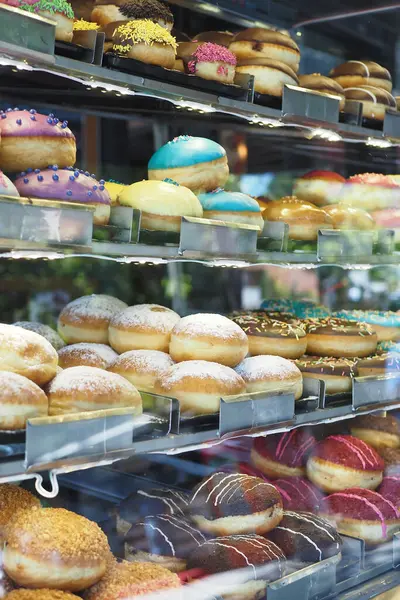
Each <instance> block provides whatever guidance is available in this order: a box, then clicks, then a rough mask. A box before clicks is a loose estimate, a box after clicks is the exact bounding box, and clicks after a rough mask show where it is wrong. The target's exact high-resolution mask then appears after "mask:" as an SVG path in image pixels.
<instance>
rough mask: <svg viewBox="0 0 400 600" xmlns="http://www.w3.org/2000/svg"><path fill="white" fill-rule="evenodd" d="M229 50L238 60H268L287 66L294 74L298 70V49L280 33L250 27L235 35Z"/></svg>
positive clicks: (286, 36)
mask: <svg viewBox="0 0 400 600" xmlns="http://www.w3.org/2000/svg"><path fill="white" fill-rule="evenodd" d="M229 49H230V50H231V51H232V52H233V53H234V54H236V56H237V58H238V60H243V59H257V58H269V59H273V60H275V61H280V62H282V63H284V64H285V65H288V66H289V67H291V68H292V69H293V71H294V72H295V73H297V71H298V70H299V63H300V50H299V47H298V45H297V44H296V42H295V41H294V40H292V38H291V37H290V36H289V35H287V34H285V33H282V32H281V31H275V30H273V29H264V28H260V27H250V28H249V29H245V30H244V31H240V32H239V33H238V34H236V35H235V37H234V38H233V41H232V43H231V44H230V46H229Z"/></svg>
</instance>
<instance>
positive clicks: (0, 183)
mask: <svg viewBox="0 0 400 600" xmlns="http://www.w3.org/2000/svg"><path fill="white" fill-rule="evenodd" d="M0 196H13V197H14V196H19V193H18V190H17V188H16V187H15V185H14V184H13V182H12V181H11V179H9V178H8V177H7V175H4V173H3V172H2V171H0Z"/></svg>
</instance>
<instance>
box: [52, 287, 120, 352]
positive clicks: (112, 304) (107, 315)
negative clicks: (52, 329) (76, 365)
mask: <svg viewBox="0 0 400 600" xmlns="http://www.w3.org/2000/svg"><path fill="white" fill-rule="evenodd" d="M126 307H127V304H125V302H122V300H118V298H114V297H113V296H106V295H105V294H91V295H90V296H81V297H80V298H77V299H76V300H73V301H72V302H70V303H69V304H67V305H66V306H65V307H64V308H63V309H62V311H61V313H60V316H59V317H58V333H59V334H60V335H61V337H62V338H63V339H64V340H65V341H66V342H67V344H77V343H78V342H93V343H94V344H108V326H109V323H110V321H111V318H112V317H113V316H114V315H115V314H117V313H119V312H121V311H123V310H124V308H126Z"/></svg>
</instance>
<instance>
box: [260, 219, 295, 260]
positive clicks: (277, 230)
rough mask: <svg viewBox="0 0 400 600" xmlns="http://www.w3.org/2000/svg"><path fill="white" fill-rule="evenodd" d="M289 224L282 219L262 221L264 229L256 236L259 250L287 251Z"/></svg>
mask: <svg viewBox="0 0 400 600" xmlns="http://www.w3.org/2000/svg"><path fill="white" fill-rule="evenodd" d="M288 241H289V225H288V224H287V223H283V222H282V221H267V220H265V221H264V229H263V230H262V232H261V235H260V237H259V238H258V248H259V250H270V251H276V252H287V249H288Z"/></svg>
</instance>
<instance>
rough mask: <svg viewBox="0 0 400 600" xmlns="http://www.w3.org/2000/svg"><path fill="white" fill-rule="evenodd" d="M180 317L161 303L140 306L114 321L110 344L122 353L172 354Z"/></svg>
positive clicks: (134, 307)
mask: <svg viewBox="0 0 400 600" xmlns="http://www.w3.org/2000/svg"><path fill="white" fill-rule="evenodd" d="M179 321H180V316H179V315H178V314H177V313H176V312H174V311H173V310H171V309H170V308H166V307H165V306H160V305H159V304H137V305H136V306H129V307H128V308H126V309H125V310H123V311H122V312H119V313H117V314H116V315H115V316H114V317H113V318H112V319H111V322H110V327H109V338H110V344H111V346H112V347H113V348H114V350H116V351H117V352H118V353H119V354H122V353H123V352H128V351H129V350H159V351H160V352H168V348H169V341H170V337H171V332H172V330H173V328H174V327H175V325H176V324H177V323H178V322H179Z"/></svg>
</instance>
